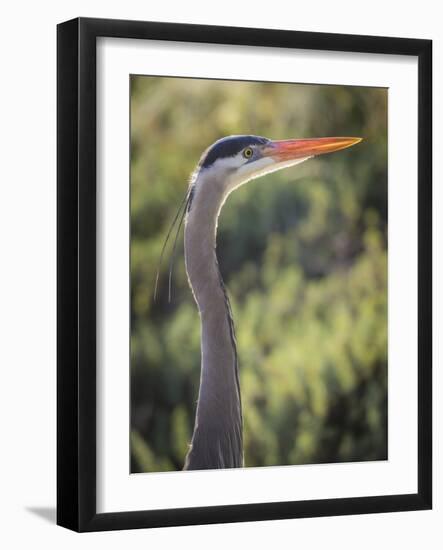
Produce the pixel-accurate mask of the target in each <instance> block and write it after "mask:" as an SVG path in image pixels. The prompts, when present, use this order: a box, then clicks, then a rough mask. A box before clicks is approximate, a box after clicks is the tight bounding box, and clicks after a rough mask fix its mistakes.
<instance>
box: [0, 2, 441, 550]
mask: <svg viewBox="0 0 443 550" xmlns="http://www.w3.org/2000/svg"><path fill="white" fill-rule="evenodd" d="M438 7H439V2H433V1H431V0H422V1H421V2H419V3H417V2H414V3H412V2H409V1H405V2H402V3H400V2H392V3H388V2H386V0H384V1H381V0H371V2H360V3H359V2H355V1H352V2H351V1H346V0H334V1H332V2H331V1H330V0H315V1H314V2H311V3H304V2H297V1H295V0H291V1H287V0H279V1H278V2H269V1H265V2H260V1H259V0H249V1H248V2H239V1H238V0H220V1H218V2H217V1H205V2H203V1H197V0H187V1H184V2H180V1H179V0H174V1H170V2H163V3H160V2H158V3H152V2H147V1H144V2H136V1H133V0H124V1H120V2H115V1H111V0H108V1H104V0H89V1H85V0H78V1H76V2H73V1H72V0H69V1H65V2H60V3H58V4H57V3H55V2H54V3H50V2H49V1H47V0H40V1H39V2H15V3H12V2H8V3H6V4H5V5H4V6H3V9H2V28H1V33H0V39H1V41H2V44H1V49H0V52H1V57H2V62H1V67H2V82H1V85H0V94H1V96H2V97H1V101H0V109H1V111H0V140H1V151H2V155H1V159H2V160H1V161H0V170H1V172H2V173H1V177H0V182H1V183H0V185H1V187H0V255H1V256H0V257H1V259H2V262H1V267H2V269H1V271H0V280H1V284H0V323H1V334H2V338H1V345H0V376H1V383H0V408H1V411H0V412H1V414H0V419H1V420H0V422H1V427H0V428H1V431H0V437H1V451H0V462H1V464H0V506H1V510H0V514H1V515H0V518H1V524H2V528H1V530H0V541H1V542H4V540H3V539H7V540H8V542H7V545H6V546H5V547H6V548H25V547H27V546H28V545H30V544H33V543H34V544H39V545H40V544H41V545H42V546H43V545H44V547H45V548H61V547H63V548H65V549H69V548H74V547H77V545H79V544H82V546H83V547H84V548H95V547H96V546H97V545H98V544H104V545H106V546H107V548H118V547H121V546H122V545H134V546H135V545H137V547H144V548H162V549H168V548H176V547H179V548H187V547H191V545H192V547H193V548H207V547H209V546H210V547H211V548H214V549H217V548H225V547H226V546H227V545H229V546H231V547H232V548H233V549H237V548H239V547H241V546H246V545H247V546H249V545H251V546H253V547H256V548H270V547H275V548H277V547H278V548H280V547H295V548H297V547H299V548H314V549H317V548H319V549H321V548H325V547H327V548H328V549H329V548H332V549H334V548H340V549H343V550H345V549H353V550H355V548H358V549H359V550H364V549H366V548H368V549H369V548H371V549H373V548H377V547H380V548H383V549H384V548H389V546H392V547H395V548H402V549H408V548H416V547H419V546H421V547H422V548H426V549H427V550H428V549H434V548H440V547H441V545H442V541H443V534H442V531H443V529H442V527H441V525H439V524H441V523H443V511H442V510H443V508H442V506H443V502H442V497H443V493H442V484H441V476H439V475H438V471H437V472H436V473H435V483H434V487H435V493H436V494H435V509H434V510H433V511H431V512H411V513H398V514H385V515H373V516H360V517H359V516H351V517H342V518H323V519H307V520H290V521H289V520H286V521H278V522H262V523H250V524H237V525H221V526H205V527H184V528H171V529H160V530H158V529H157V530H152V531H147V530H143V531H133V532H119V533H101V534H87V535H81V536H80V535H76V534H74V533H71V532H68V531H66V530H64V529H61V528H58V527H55V526H54V524H53V521H52V523H51V522H50V521H48V520H47V519H44V518H43V517H42V515H43V516H45V515H46V516H48V515H49V516H53V512H52V509H53V508H54V506H55V326H56V325H55V25H56V23H58V22H60V21H63V20H66V19H69V18H72V17H76V16H79V15H81V16H91V17H111V18H124V19H144V20H158V21H162V20H163V21H176V22H189V23H205V24H210V23H215V24H220V25H236V26H255V27H272V28H287V29H295V30H309V31H324V32H343V33H351V34H352V33H358V34H374V35H390V36H408V37H417V38H432V39H433V40H434V82H435V84H434V97H435V103H434V113H435V114H434V139H435V141H434V155H435V170H434V181H435V182H436V183H437V182H441V180H442V176H443V161H442V158H441V155H440V157H438V155H437V151H439V152H440V153H441V151H442V150H443V140H442V130H443V127H442V100H441V98H442V97H443V30H442V26H441V20H442V15H441V13H439V9H438ZM5 123H6V124H5ZM442 199H443V193H442V188H441V185H440V186H437V185H435V207H434V212H435V213H436V214H437V212H439V210H440V211H441V209H442V207H443V202H442ZM435 218H437V216H436V215H435ZM435 227H436V238H435V241H436V240H437V236H440V237H441V235H442V231H443V226H442V222H441V220H436V222H435ZM434 250H435V254H436V255H437V253H438V252H439V254H438V257H436V261H435V264H436V268H435V280H436V281H437V280H438V279H439V278H440V279H441V278H442V275H443V274H442V267H443V266H442V251H441V246H440V251H438V250H437V243H436V244H435V245H434ZM434 303H435V310H439V311H438V312H436V313H435V329H434V332H435V334H437V335H438V334H439V333H440V334H441V330H442V327H441V321H442V318H441V311H442V306H443V300H442V293H441V290H439V289H436V291H435V299H434ZM437 323H438V325H437ZM437 348H438V349H437ZM434 361H435V364H434V368H435V370H437V367H438V364H439V363H440V362H441V346H440V345H439V343H438V342H436V343H435V359H434ZM23 378H25V381H26V385H25V386H24V384H23V382H24V381H23ZM441 382H442V376H441V373H436V374H435V388H436V390H435V396H436V398H435V404H434V410H435V425H436V426H437V427H438V428H440V430H439V431H440V434H439V435H440V437H439V438H437V429H435V431H434V432H435V437H436V439H435V463H436V464H437V463H438V462H440V463H441V462H442V458H443V456H442V437H441V420H442V411H443V409H442V406H441V404H440V402H439V400H438V397H439V393H441V390H442V385H441ZM17 388H20V392H17V396H16V395H15V392H16V390H17ZM23 388H24V390H23ZM438 390H440V391H438ZM33 508H37V509H38V513H35V511H34V512H33V511H32V510H31V509H33Z"/></svg>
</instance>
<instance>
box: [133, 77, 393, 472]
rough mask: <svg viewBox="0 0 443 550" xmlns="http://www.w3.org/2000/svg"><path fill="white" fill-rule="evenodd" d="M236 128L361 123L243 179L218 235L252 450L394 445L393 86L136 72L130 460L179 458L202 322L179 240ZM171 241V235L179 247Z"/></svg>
mask: <svg viewBox="0 0 443 550" xmlns="http://www.w3.org/2000/svg"><path fill="white" fill-rule="evenodd" d="M229 134H258V135H263V136H266V137H269V138H272V139H286V138H297V137H322V136H334V135H335V136H361V137H363V138H364V141H363V142H362V143H360V144H359V145H357V146H355V147H352V148H350V149H348V150H345V151H340V152H337V153H333V154H331V155H325V156H322V157H319V158H317V159H311V160H309V161H307V162H305V163H302V164H301V165H299V166H296V167H294V168H291V169H288V170H283V171H281V172H277V173H275V174H270V175H268V176H266V177H264V178H261V179H257V180H253V181H251V182H249V183H248V184H246V185H245V186H243V187H241V188H240V189H239V190H237V191H236V192H235V193H233V194H232V195H231V196H230V197H229V199H228V201H227V203H226V204H225V206H224V208H223V210H222V214H221V217H220V220H219V225H218V241H217V243H218V244H217V250H218V258H219V264H220V269H221V272H222V275H223V278H224V281H225V284H226V286H227V289H228V293H229V296H230V299H231V305H232V309H233V314H234V321H235V325H236V336H237V345H238V354H239V365H240V383H241V390H242V404H243V416H244V434H243V435H244V446H245V465H246V466H270V465H286V464H309V463H324V462H346V461H365V460H383V459H386V458H387V90H386V89H380V88H361V87H350V86H326V85H303V84H300V85H298V84H277V83H261V82H229V81H216V80H198V79H184V78H162V77H146V76H133V77H132V78H131V471H132V472H150V471H152V472H153V471H167V470H181V469H182V467H183V462H184V457H185V455H186V452H187V445H188V443H189V441H190V438H191V435H192V429H193V422H194V414H195V406H196V400H197V395H198V385H199V377H200V325H199V316H198V312H197V307H196V305H195V303H194V300H193V297H192V294H191V291H190V289H189V286H188V282H187V278H186V272H185V267H184V260H183V244H182V241H183V238H182V235H180V237H179V241H178V251H177V256H176V260H175V267H174V274H173V280H172V293H173V294H172V300H171V302H170V303H169V302H168V268H169V259H170V253H167V254H166V257H165V261H164V262H163V266H162V269H161V272H160V288H159V293H158V296H157V300H156V301H155V302H154V299H153V294H154V285H155V276H156V270H157V267H158V262H159V258H160V252H161V248H162V245H163V242H164V239H165V237H166V234H167V231H168V228H169V225H170V223H171V222H172V220H173V217H174V215H175V212H176V211H177V209H178V207H179V205H180V202H181V200H182V198H183V196H184V195H185V193H186V190H187V186H188V180H189V176H190V174H191V172H192V171H193V169H194V167H195V165H196V163H197V162H198V159H199V157H200V155H201V154H202V152H203V151H204V150H205V149H206V148H207V147H208V146H209V145H210V144H211V143H213V142H214V141H215V140H217V139H219V138H220V137H223V136H226V135H229ZM168 250H170V249H168Z"/></svg>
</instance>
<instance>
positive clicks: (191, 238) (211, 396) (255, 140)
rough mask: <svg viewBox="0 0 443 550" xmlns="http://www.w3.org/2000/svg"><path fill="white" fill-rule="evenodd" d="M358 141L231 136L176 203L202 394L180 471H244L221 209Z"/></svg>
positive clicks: (209, 154) (212, 151)
mask: <svg viewBox="0 0 443 550" xmlns="http://www.w3.org/2000/svg"><path fill="white" fill-rule="evenodd" d="M359 141H361V138H354V137H324V138H315V139H289V140H283V141H272V140H270V139H267V138H264V137H260V136H229V137H225V138H223V139H220V140H219V141H216V142H215V143H214V144H213V145H212V146H211V147H209V148H208V149H207V150H206V151H205V152H204V153H203V155H202V157H201V159H200V162H199V163H198V166H197V168H196V170H195V172H194V174H193V176H192V179H191V183H190V186H189V189H188V193H187V195H186V197H185V199H184V201H183V203H182V206H183V214H182V218H181V219H180V224H179V228H178V231H177V235H178V232H179V230H180V227H181V222H182V220H183V216H185V217H186V218H185V236H184V245H185V262H186V271H187V275H188V280H189V284H190V286H191V289H192V292H193V294H194V298H195V301H196V302H197V306H198V310H199V312H200V320H201V375H200V389H199V395H198V402H197V410H196V415H195V425H194V432H193V436H192V440H191V443H190V447H189V451H188V454H187V456H186V460H185V465H184V469H185V470H203V469H215V468H240V467H242V466H243V435H242V430H243V420H242V408H241V396H240V383H239V373H238V360H237V348H236V341H235V333H234V323H233V319H232V312H231V307H230V304H229V298H228V295H227V293H226V290H225V286H224V284H223V279H222V277H221V274H220V270H219V267H218V262H217V256H216V234H217V221H218V217H219V214H220V211H221V208H222V206H223V204H224V202H225V201H226V199H227V197H228V195H229V194H230V193H231V192H232V191H234V190H235V189H237V188H238V187H240V186H241V185H242V184H244V183H246V182H248V181H250V180H252V179H254V178H258V177H260V176H264V175H265V174H269V173H270V172H275V171H276V170H281V169H282V168H288V167H290V166H294V165H295V164H298V163H300V162H303V161H304V160H307V159H309V158H311V157H314V156H317V155H321V154H324V153H331V152H333V151H338V150H340V149H344V148H346V147H350V146H351V145H354V144H356V143H358V142H359ZM179 212H180V210H179ZM178 215H179V213H178V214H177V216H176V219H178ZM175 221H176V220H174V222H175ZM168 237H169V234H168ZM175 244H176V242H175V243H174V252H175ZM173 255H174V253H173ZM170 283H171V280H170V279H169V285H170Z"/></svg>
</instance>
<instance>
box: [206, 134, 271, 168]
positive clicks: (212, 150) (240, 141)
mask: <svg viewBox="0 0 443 550" xmlns="http://www.w3.org/2000/svg"><path fill="white" fill-rule="evenodd" d="M268 141H269V140H268V139H267V138H264V137H261V136H230V137H226V138H223V139H220V140H219V141H216V142H215V143H214V145H211V147H209V149H208V150H207V151H206V153H205V154H204V155H203V157H202V158H201V160H200V167H201V168H207V167H208V166H211V164H214V162H215V161H216V160H218V159H220V158H226V157H233V156H235V155H237V154H238V153H240V152H241V151H243V150H244V149H246V148H247V147H248V146H251V145H264V144H265V143H268Z"/></svg>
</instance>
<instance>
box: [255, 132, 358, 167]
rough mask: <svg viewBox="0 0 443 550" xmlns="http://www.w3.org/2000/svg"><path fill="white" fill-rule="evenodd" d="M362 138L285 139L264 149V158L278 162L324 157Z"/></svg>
mask: <svg viewBox="0 0 443 550" xmlns="http://www.w3.org/2000/svg"><path fill="white" fill-rule="evenodd" d="M361 140H362V138H359V137H323V138H309V139H284V140H281V141H271V142H270V143H269V144H268V145H267V146H266V147H264V148H263V149H262V151H261V152H262V155H263V156H264V157H272V158H273V159H275V160H276V161H278V162H282V161H285V160H294V159H301V158H308V157H314V156H316V155H324V154H325V153H333V152H334V151H340V149H346V147H351V146H352V145H355V144H356V143H359V142H360V141H361Z"/></svg>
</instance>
